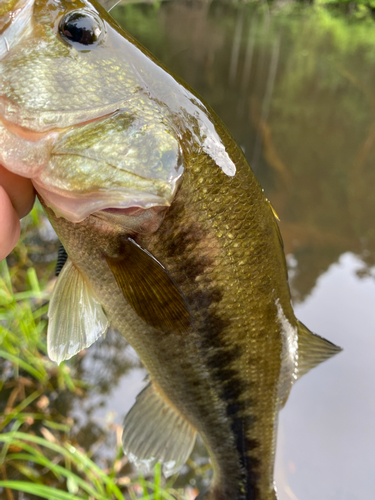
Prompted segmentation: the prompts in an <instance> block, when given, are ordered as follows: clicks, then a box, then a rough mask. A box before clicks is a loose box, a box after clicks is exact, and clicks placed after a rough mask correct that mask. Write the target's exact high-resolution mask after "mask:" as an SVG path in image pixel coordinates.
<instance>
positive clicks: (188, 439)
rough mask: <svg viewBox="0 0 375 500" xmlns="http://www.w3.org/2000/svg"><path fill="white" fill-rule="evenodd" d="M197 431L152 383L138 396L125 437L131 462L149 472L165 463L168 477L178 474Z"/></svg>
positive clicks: (126, 451)
mask: <svg viewBox="0 0 375 500" xmlns="http://www.w3.org/2000/svg"><path fill="white" fill-rule="evenodd" d="M195 437H196V430H195V429H194V428H193V427H192V426H191V425H190V424H189V423H188V422H187V420H185V419H184V417H183V416H182V415H180V414H179V413H178V412H177V410H175V409H174V408H172V406H171V405H170V404H169V403H168V402H167V401H166V400H165V399H164V398H163V396H162V395H161V394H159V393H158V392H157V391H156V389H155V387H154V386H153V384H152V382H151V383H149V384H148V385H147V386H146V387H145V388H144V389H143V391H142V392H141V393H140V394H139V395H138V396H137V400H136V402H135V404H134V406H133V407H132V408H131V409H130V411H129V413H128V414H127V415H126V417H125V421H124V433H123V437H122V441H123V446H124V452H125V454H126V455H127V456H128V458H129V460H130V461H131V462H133V463H135V464H136V465H137V466H138V467H143V468H145V469H146V470H150V469H152V468H153V466H154V465H155V463H156V462H163V473H164V475H165V476H166V477H168V476H171V475H172V474H175V473H176V472H178V471H179V470H180V469H181V467H182V466H183V465H184V463H185V462H186V460H187V459H188V458H189V455H190V453H191V450H192V449H193V446H194V442H195Z"/></svg>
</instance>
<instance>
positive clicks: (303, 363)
mask: <svg viewBox="0 0 375 500" xmlns="http://www.w3.org/2000/svg"><path fill="white" fill-rule="evenodd" d="M340 351H342V348H341V347H338V346H337V345H335V344H332V342H330V341H329V340H326V339H324V338H323V337H320V336H319V335H317V334H316V333H312V332H310V330H309V329H308V328H307V327H306V326H305V325H304V324H303V323H301V322H300V321H298V367H297V378H300V377H302V375H304V374H305V373H307V372H308V371H309V370H311V369H312V368H314V367H315V366H317V365H319V364H320V363H323V361H326V360H327V359H329V358H331V357H332V356H334V355H335V354H338V353H339V352H340Z"/></svg>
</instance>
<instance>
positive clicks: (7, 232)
mask: <svg viewBox="0 0 375 500" xmlns="http://www.w3.org/2000/svg"><path fill="white" fill-rule="evenodd" d="M20 231H21V225H20V221H19V218H18V214H17V212H16V211H15V209H14V208H13V205H12V203H11V201H10V199H9V196H8V195H7V193H6V192H5V189H4V188H3V187H1V186H0V260H3V259H4V258H5V257H6V256H7V255H8V254H9V253H10V252H11V251H12V250H13V248H14V247H15V246H16V243H17V241H18V238H19V237H20Z"/></svg>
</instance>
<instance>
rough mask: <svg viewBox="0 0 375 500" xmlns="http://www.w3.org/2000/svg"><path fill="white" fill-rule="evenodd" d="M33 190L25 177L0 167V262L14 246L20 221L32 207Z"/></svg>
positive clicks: (19, 229)
mask: <svg viewBox="0 0 375 500" xmlns="http://www.w3.org/2000/svg"><path fill="white" fill-rule="evenodd" d="M34 200H35V190H34V187H33V185H32V183H31V181H30V179H26V178H25V177H20V176H19V175H16V174H13V173H12V172H9V170H6V169H5V168H4V167H2V166H1V165H0V260H2V259H4V258H5V257H6V256H7V255H8V254H9V253H10V252H11V251H12V250H13V248H14V247H15V246H16V243H17V241H18V238H19V237H20V231H21V226H20V221H19V219H22V217H25V215H27V214H28V213H29V212H30V210H31V209H32V207H33V204H34Z"/></svg>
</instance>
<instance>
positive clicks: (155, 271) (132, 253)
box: [106, 238, 192, 333]
mask: <svg viewBox="0 0 375 500" xmlns="http://www.w3.org/2000/svg"><path fill="white" fill-rule="evenodd" d="M106 260H107V263H108V265H109V267H110V269H111V271H112V273H113V275H114V277H115V279H116V282H117V284H118V286H119V287H120V289H121V291H122V293H123V295H124V297H125V298H126V300H127V301H128V302H129V304H130V305H131V306H132V307H133V309H134V310H135V312H136V313H137V314H138V316H139V317H141V318H142V319H143V320H144V321H145V322H146V323H147V324H148V325H151V326H153V327H154V328H156V329H157V330H160V331H177V332H180V333H183V332H185V331H187V330H189V329H190V327H191V324H192V315H191V312H190V309H189V306H188V304H187V302H186V299H185V297H184V296H183V294H182V292H181V291H180V290H179V288H178V287H177V285H176V283H175V282H174V281H173V279H172V278H171V277H170V276H169V274H168V272H167V270H166V269H165V268H164V267H163V266H162V264H160V262H158V261H157V260H156V259H155V258H154V257H153V256H152V255H151V254H150V253H149V252H147V250H144V249H143V248H142V247H140V246H139V245H138V244H137V243H136V242H135V241H133V240H132V239H131V238H128V239H126V240H124V242H123V244H122V248H121V252H120V255H119V257H108V256H106Z"/></svg>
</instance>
